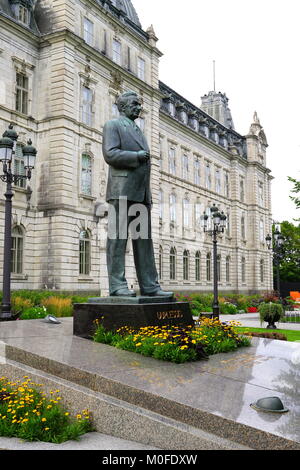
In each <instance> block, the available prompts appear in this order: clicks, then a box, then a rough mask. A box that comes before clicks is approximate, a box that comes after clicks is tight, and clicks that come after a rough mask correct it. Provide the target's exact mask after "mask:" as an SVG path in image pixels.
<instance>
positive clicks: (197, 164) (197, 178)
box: [194, 158, 200, 185]
mask: <svg viewBox="0 0 300 470" xmlns="http://www.w3.org/2000/svg"><path fill="white" fill-rule="evenodd" d="M194 183H195V184H197V185H200V162H199V160H198V158H196V159H195V161H194Z"/></svg>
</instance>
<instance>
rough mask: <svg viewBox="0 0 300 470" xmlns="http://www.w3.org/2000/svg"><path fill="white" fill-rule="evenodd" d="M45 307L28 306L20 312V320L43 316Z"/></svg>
mask: <svg viewBox="0 0 300 470" xmlns="http://www.w3.org/2000/svg"><path fill="white" fill-rule="evenodd" d="M46 315H47V309H46V308H45V307H30V308H27V309H26V310H24V311H23V312H22V314H21V315H20V320H34V319H37V318H45V316H46Z"/></svg>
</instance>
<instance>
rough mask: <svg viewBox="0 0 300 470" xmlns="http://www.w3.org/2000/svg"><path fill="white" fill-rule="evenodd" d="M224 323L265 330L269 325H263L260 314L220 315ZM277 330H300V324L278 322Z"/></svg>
mask: <svg viewBox="0 0 300 470" xmlns="http://www.w3.org/2000/svg"><path fill="white" fill-rule="evenodd" d="M220 320H221V321H222V322H225V321H226V322H229V321H237V322H239V323H241V326H249V327H251V328H265V327H266V326H267V323H265V322H263V323H262V324H261V322H260V319H259V314H258V313H242V314H238V315H220ZM276 326H277V329H283V330H300V323H292V322H286V323H283V322H277V323H276Z"/></svg>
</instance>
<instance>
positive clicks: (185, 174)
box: [182, 154, 189, 180]
mask: <svg viewBox="0 0 300 470" xmlns="http://www.w3.org/2000/svg"><path fill="white" fill-rule="evenodd" d="M188 175H189V157H188V156H187V155H186V154H183V155H182V178H183V179H185V180H187V179H188Z"/></svg>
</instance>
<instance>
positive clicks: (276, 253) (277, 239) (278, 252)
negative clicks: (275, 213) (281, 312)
mask: <svg viewBox="0 0 300 470" xmlns="http://www.w3.org/2000/svg"><path fill="white" fill-rule="evenodd" d="M266 243H267V247H268V250H273V260H274V264H275V267H276V290H277V292H278V296H279V298H280V299H281V294H280V271H279V266H280V261H281V260H282V258H283V253H282V247H283V245H284V237H283V235H282V234H281V233H280V230H279V228H278V226H277V227H276V229H275V231H274V233H273V238H272V237H271V235H270V234H268V235H267V236H266Z"/></svg>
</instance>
